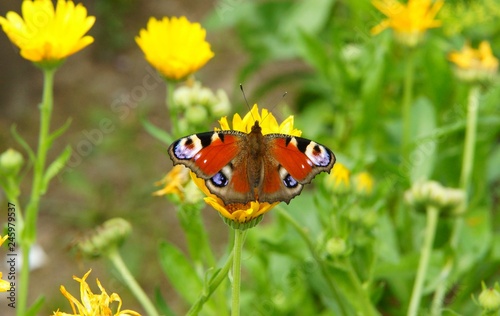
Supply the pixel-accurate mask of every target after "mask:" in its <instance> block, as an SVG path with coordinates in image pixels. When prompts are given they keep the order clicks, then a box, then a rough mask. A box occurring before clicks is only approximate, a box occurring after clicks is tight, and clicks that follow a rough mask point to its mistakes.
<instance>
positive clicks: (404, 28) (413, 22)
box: [371, 0, 444, 47]
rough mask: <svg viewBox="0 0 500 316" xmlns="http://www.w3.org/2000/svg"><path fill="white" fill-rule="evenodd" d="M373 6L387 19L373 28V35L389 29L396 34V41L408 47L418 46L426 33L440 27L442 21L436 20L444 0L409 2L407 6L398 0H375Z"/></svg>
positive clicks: (410, 0) (412, 0)
mask: <svg viewBox="0 0 500 316" xmlns="http://www.w3.org/2000/svg"><path fill="white" fill-rule="evenodd" d="M372 3H373V5H374V6H375V7H376V8H377V9H378V10H379V11H380V12H382V13H383V14H384V15H385V16H387V19H385V20H383V21H382V22H381V23H380V24H378V25H377V26H375V27H374V28H372V30H371V33H372V34H374V35H375V34H378V33H380V32H382V31H383V30H385V29H387V28H391V29H393V30H394V32H395V36H396V39H397V40H399V41H400V42H401V43H402V44H404V45H407V46H410V47H411V46H415V45H417V44H418V43H419V42H420V41H421V39H422V38H423V35H424V34H425V31H427V30H428V29H430V28H435V27H439V26H440V25H441V21H438V20H435V19H434V18H435V17H436V14H437V13H438V12H439V10H440V9H441V7H442V6H443V4H444V0H436V1H435V2H434V3H433V2H432V1H431V0H408V3H407V4H406V5H404V4H402V3H400V2H399V1H396V0H373V1H372Z"/></svg>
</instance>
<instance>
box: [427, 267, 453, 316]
mask: <svg viewBox="0 0 500 316" xmlns="http://www.w3.org/2000/svg"><path fill="white" fill-rule="evenodd" d="M452 270H453V259H450V260H448V262H447V263H446V265H445V266H444V268H443V269H442V270H441V273H440V275H439V278H438V280H440V282H439V285H438V286H437V288H436V291H435V292H434V297H433V298H432V305H431V316H440V315H441V314H442V312H443V302H444V298H445V295H446V290H447V282H446V281H447V279H448V277H449V276H450V274H451V272H452Z"/></svg>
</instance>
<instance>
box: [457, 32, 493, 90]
mask: <svg viewBox="0 0 500 316" xmlns="http://www.w3.org/2000/svg"><path fill="white" fill-rule="evenodd" d="M448 59H449V60H450V61H451V62H452V63H454V64H455V65H456V66H457V68H456V73H457V76H458V77H459V78H461V79H463V80H465V81H475V80H484V79H491V78H492V77H493V76H494V75H495V74H496V72H497V70H498V59H497V58H496V57H495V56H494V55H493V52H492V51H491V47H490V43H488V42H487V41H482V42H481V43H480V44H479V48H478V49H474V48H472V47H471V46H470V44H469V43H466V44H465V45H464V47H463V48H462V49H461V50H460V51H454V52H451V53H450V54H449V55H448Z"/></svg>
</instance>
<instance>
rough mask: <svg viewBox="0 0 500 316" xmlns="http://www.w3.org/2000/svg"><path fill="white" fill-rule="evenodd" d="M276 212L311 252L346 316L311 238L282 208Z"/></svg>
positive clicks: (329, 275)
mask: <svg viewBox="0 0 500 316" xmlns="http://www.w3.org/2000/svg"><path fill="white" fill-rule="evenodd" d="M276 210H277V212H278V214H279V215H280V216H281V217H282V218H283V219H285V220H286V221H287V222H289V223H290V224H291V225H292V226H293V227H294V228H295V230H297V232H298V233H299V235H300V236H301V237H302V239H304V241H305V242H306V244H307V247H308V248H309V251H310V252H311V254H312V256H313V258H314V260H316V262H317V263H318V265H319V267H320V268H321V273H322V274H323V277H324V278H325V281H326V284H327V285H328V287H329V288H330V291H331V292H332V295H333V296H334V299H335V300H336V302H337V303H338V306H339V309H340V311H341V315H347V312H346V309H345V307H344V305H343V301H342V300H341V299H340V295H339V293H338V292H337V288H336V287H335V285H334V283H333V280H332V278H331V274H330V273H328V268H327V267H326V264H325V262H324V261H323V260H322V259H321V257H320V255H319V254H318V253H317V251H316V248H315V247H314V244H313V242H312V241H311V238H309V234H308V233H307V232H306V231H305V230H304V229H303V228H302V226H301V225H300V224H299V223H298V222H297V221H296V220H295V219H294V218H293V217H291V216H290V214H288V213H287V212H286V211H285V210H284V209H283V208H281V207H279V206H278V207H276ZM363 315H366V316H368V315H373V314H363Z"/></svg>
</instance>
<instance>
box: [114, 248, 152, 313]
mask: <svg viewBox="0 0 500 316" xmlns="http://www.w3.org/2000/svg"><path fill="white" fill-rule="evenodd" d="M108 258H109V259H110V260H111V262H112V263H113V265H114V266H115V268H116V269H117V270H118V272H119V273H120V276H121V277H122V279H123V281H124V282H125V284H126V285H127V286H128V288H129V289H130V291H131V292H132V293H133V294H134V296H135V297H136V298H137V300H138V301H139V303H141V305H142V307H143V308H144V310H145V311H146V315H152V316H156V315H159V314H158V312H157V311H156V308H155V307H154V305H153V303H152V302H151V301H150V300H149V298H148V296H147V295H146V293H144V291H143V289H142V288H141V286H140V285H139V283H137V281H136V280H135V279H134V276H133V275H132V274H131V273H130V271H129V270H128V268H127V266H126V265H125V262H123V259H122V257H121V256H120V253H119V252H118V249H113V250H112V251H110V252H109V253H108Z"/></svg>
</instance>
